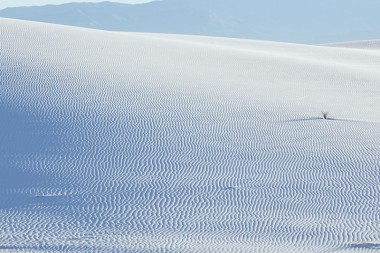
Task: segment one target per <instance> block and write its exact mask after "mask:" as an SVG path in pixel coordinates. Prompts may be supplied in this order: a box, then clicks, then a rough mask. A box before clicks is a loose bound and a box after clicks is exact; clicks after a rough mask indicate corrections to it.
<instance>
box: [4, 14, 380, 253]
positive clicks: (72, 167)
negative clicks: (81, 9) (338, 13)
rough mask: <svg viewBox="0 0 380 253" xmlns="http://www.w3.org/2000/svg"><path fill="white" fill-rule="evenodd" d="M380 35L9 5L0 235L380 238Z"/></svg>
mask: <svg viewBox="0 0 380 253" xmlns="http://www.w3.org/2000/svg"><path fill="white" fill-rule="evenodd" d="M377 43H378V42H377ZM374 44H376V42H373V43H371V45H372V46H371V48H372V49H374V50H358V49H357V48H356V49H349V48H340V47H324V46H306V45H296V44H285V43H275V42H263V41H249V40H235V39H221V38H208V37H195V36H175V35H163V34H161V35H159V34H143V33H116V32H104V31H96V30H89V29H81V28H71V27H65V26H58V25H48V24H39V23H33V22H27V21H16V20H11V19H0V48H1V55H0V63H1V79H0V80H1V84H0V252H127V253H147V252H149V253H151V252H152V253H169V252H180V253H196V252H197V253H200V252H212V253H219V252H221V253H223V252H228V253H242V252H252V253H253V252H254V253H256V252H262V253H284V252H289V253H328V252H368V253H372V252H378V251H379V250H380V172H379V171H380V51H379V50H377V49H376V46H373V45H374ZM322 111H328V112H329V115H328V120H324V119H322V118H321V112H322Z"/></svg>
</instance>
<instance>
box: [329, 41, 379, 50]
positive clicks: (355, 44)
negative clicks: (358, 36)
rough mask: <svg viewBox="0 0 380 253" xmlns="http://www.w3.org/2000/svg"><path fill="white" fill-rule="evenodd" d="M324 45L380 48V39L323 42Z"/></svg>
mask: <svg viewBox="0 0 380 253" xmlns="http://www.w3.org/2000/svg"><path fill="white" fill-rule="evenodd" d="M323 46H329V47H342V48H357V49H376V50H380V40H363V41H352V42H342V43H330V44H323Z"/></svg>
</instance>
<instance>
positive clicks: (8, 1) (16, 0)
mask: <svg viewBox="0 0 380 253" xmlns="http://www.w3.org/2000/svg"><path fill="white" fill-rule="evenodd" d="M104 1H106V0H89V1H86V0H0V9H4V8H7V7H17V6H34V5H46V4H63V3H70V2H104ZM108 1H111V2H119V3H131V4H136V3H146V2H152V0H108Z"/></svg>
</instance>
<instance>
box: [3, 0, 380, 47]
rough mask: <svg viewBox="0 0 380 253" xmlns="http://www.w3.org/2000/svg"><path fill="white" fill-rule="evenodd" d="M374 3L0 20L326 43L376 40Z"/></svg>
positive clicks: (179, 8) (65, 12)
mask: <svg viewBox="0 0 380 253" xmlns="http://www.w3.org/2000/svg"><path fill="white" fill-rule="evenodd" d="M379 10H380V1H379V0H288V1H278V0H265V1H262V0H163V1H157V2H151V3H146V4H138V5H129V4H120V3H112V2H103V3H70V4H63V5H47V6H41V7H20V8H8V9H4V10H1V11H0V17H7V18H16V19H25V20H33V21H40V22H48V23H56V24H64V25H71V26H80V27H88V28H95V29H102V30H112V31H134V32H154V33H175V34H193V35H209V36H222V37H236V38H249V39H260V40H273V41H285V42H295V43H309V44H316V43H328V42H339V41H352V40H366V39H378V38H380V15H379Z"/></svg>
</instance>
